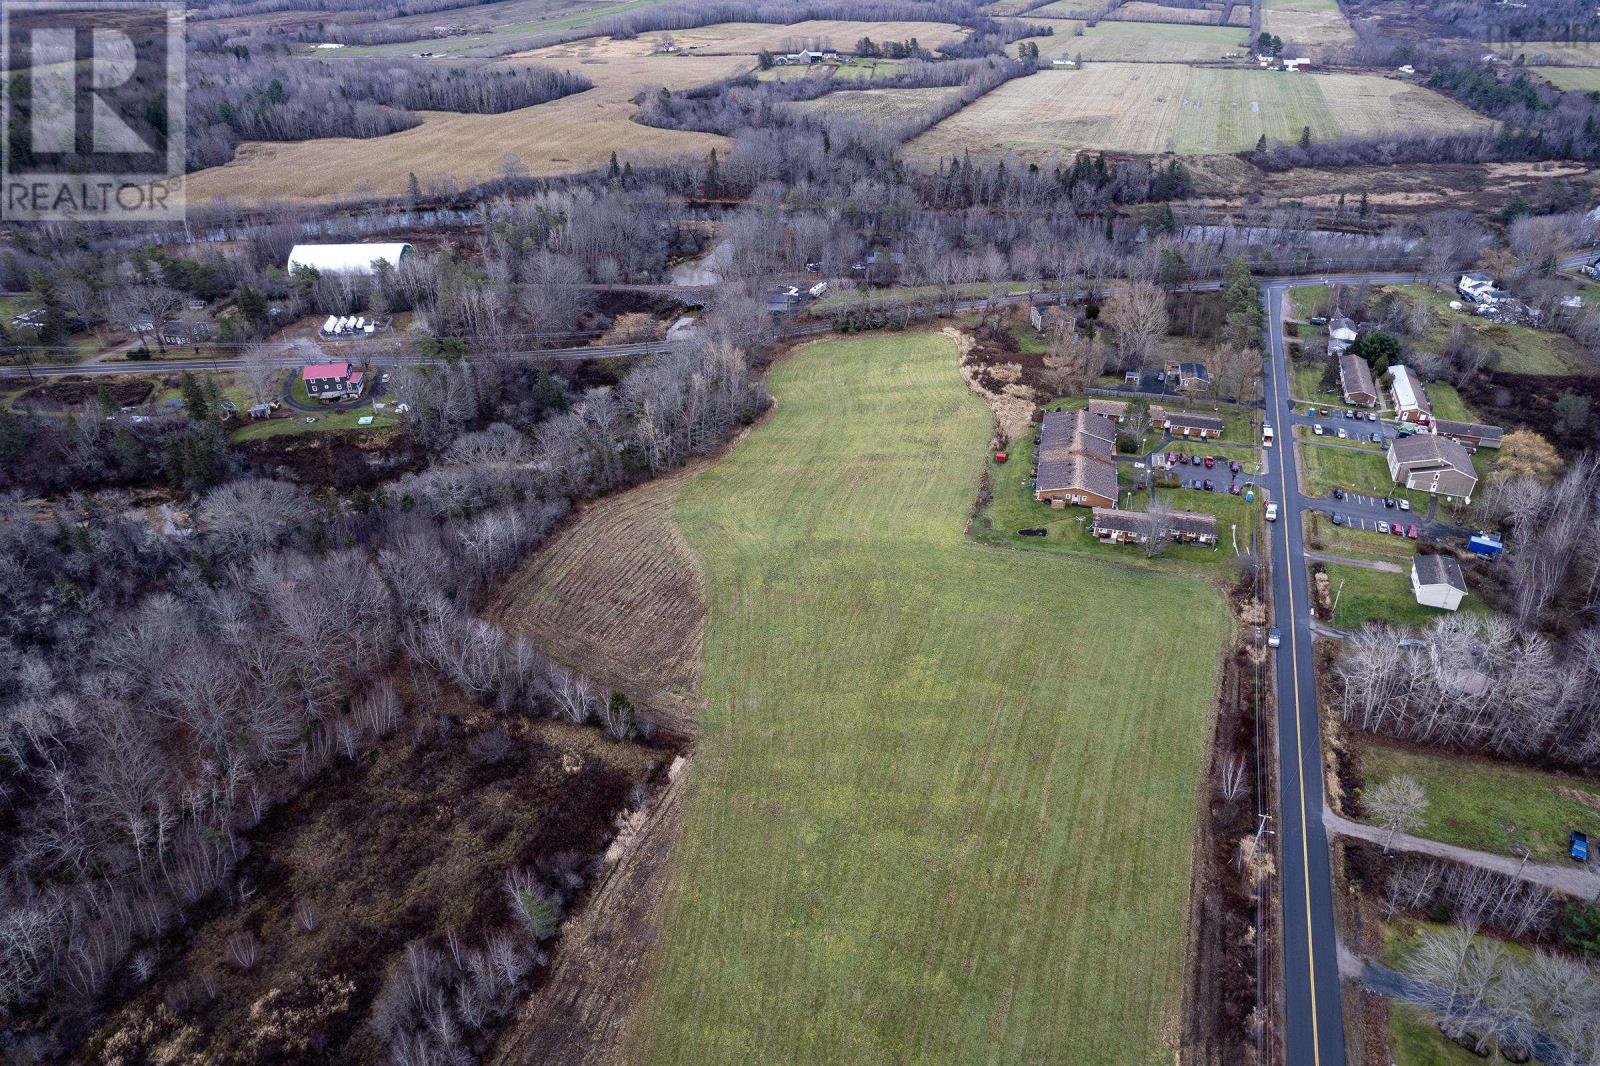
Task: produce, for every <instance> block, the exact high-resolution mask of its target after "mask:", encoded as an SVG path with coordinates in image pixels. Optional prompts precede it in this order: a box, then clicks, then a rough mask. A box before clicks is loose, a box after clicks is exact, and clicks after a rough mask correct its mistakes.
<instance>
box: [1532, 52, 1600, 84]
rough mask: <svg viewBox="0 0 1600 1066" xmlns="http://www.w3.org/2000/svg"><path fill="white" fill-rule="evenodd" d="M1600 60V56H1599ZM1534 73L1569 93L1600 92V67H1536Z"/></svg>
mask: <svg viewBox="0 0 1600 1066" xmlns="http://www.w3.org/2000/svg"><path fill="white" fill-rule="evenodd" d="M1596 58H1597V59H1600V55H1597V57H1596ZM1533 70H1534V73H1536V74H1543V75H1544V76H1545V77H1547V78H1549V79H1550V81H1551V82H1552V83H1554V85H1555V87H1556V88H1558V89H1565V90H1567V91H1568V92H1580V93H1592V92H1600V67H1534V68H1533Z"/></svg>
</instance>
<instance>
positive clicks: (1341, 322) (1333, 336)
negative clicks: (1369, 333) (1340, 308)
mask: <svg viewBox="0 0 1600 1066" xmlns="http://www.w3.org/2000/svg"><path fill="white" fill-rule="evenodd" d="M1358 336H1360V333H1359V332H1358V331H1357V330H1356V324H1355V323H1354V322H1352V321H1350V320H1349V319H1348V318H1346V317H1344V316H1343V315H1334V316H1333V317H1332V318H1331V319H1329V320H1328V354H1330V355H1343V354H1344V352H1345V349H1347V348H1349V347H1350V346H1351V345H1352V344H1354V343H1355V342H1356V338H1357V337H1358Z"/></svg>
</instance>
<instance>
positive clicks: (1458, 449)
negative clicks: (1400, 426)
mask: <svg viewBox="0 0 1600 1066" xmlns="http://www.w3.org/2000/svg"><path fill="white" fill-rule="evenodd" d="M1389 448H1390V450H1391V451H1392V452H1393V453H1394V458H1395V462H1397V463H1399V464H1400V465H1402V466H1406V465H1409V464H1411V463H1435V462H1442V463H1445V464H1446V465H1448V466H1452V467H1454V468H1455V469H1457V470H1459V471H1461V472H1462V473H1464V474H1471V475H1472V476H1473V477H1477V476H1478V472H1477V470H1476V469H1474V467H1473V465H1472V456H1470V455H1468V454H1467V450H1466V449H1465V448H1463V447H1462V446H1461V445H1460V444H1458V443H1457V442H1455V441H1454V440H1452V439H1450V438H1449V437H1440V436H1436V435H1435V434H1432V433H1413V434H1412V435H1410V436H1409V437H1396V438H1395V439H1394V440H1392V441H1390V442H1389Z"/></svg>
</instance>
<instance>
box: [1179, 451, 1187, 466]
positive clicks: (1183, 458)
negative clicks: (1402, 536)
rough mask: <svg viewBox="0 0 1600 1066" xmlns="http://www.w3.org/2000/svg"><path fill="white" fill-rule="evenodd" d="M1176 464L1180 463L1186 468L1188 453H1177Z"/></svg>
mask: <svg viewBox="0 0 1600 1066" xmlns="http://www.w3.org/2000/svg"><path fill="white" fill-rule="evenodd" d="M1178 462H1180V463H1182V464H1183V465H1184V466H1188V465H1189V453H1188V452H1179V453H1178Z"/></svg>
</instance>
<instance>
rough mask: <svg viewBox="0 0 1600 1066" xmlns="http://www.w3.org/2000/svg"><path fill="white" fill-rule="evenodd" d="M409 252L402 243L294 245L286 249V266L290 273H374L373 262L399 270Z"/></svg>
mask: <svg viewBox="0 0 1600 1066" xmlns="http://www.w3.org/2000/svg"><path fill="white" fill-rule="evenodd" d="M411 252H412V248H411V245H409V244H406V243H404V242H396V243H393V244H297V245H295V246H294V247H293V248H291V249H289V265H288V266H287V267H285V268H284V269H286V270H287V271H288V272H289V273H291V274H293V273H294V272H295V271H296V270H300V269H302V268H304V269H309V270H315V271H316V272H317V273H319V274H376V273H377V267H376V266H375V265H374V264H376V263H388V264H389V266H391V267H398V266H399V265H400V261H401V260H402V259H403V258H405V256H407V255H409V254H410V253H411Z"/></svg>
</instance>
